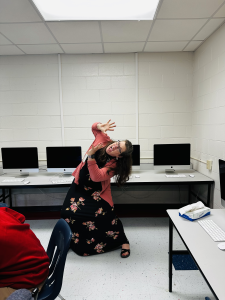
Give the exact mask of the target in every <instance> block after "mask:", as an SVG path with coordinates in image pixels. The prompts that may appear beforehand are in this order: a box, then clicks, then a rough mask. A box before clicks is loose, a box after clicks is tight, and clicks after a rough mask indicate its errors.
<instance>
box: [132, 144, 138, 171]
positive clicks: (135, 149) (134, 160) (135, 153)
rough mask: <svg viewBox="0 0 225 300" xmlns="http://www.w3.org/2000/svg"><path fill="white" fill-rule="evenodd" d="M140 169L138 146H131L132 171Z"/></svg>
mask: <svg viewBox="0 0 225 300" xmlns="http://www.w3.org/2000/svg"><path fill="white" fill-rule="evenodd" d="M139 169H140V145H133V152H132V170H139Z"/></svg>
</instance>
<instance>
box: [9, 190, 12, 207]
mask: <svg viewBox="0 0 225 300" xmlns="http://www.w3.org/2000/svg"><path fill="white" fill-rule="evenodd" d="M9 207H11V208H12V193H11V188H9Z"/></svg>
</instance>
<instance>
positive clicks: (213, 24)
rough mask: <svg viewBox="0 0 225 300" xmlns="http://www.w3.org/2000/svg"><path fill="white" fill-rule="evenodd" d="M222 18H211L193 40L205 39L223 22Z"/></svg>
mask: <svg viewBox="0 0 225 300" xmlns="http://www.w3.org/2000/svg"><path fill="white" fill-rule="evenodd" d="M224 20H225V19H211V20H210V21H209V22H208V23H207V24H206V25H205V26H204V27H203V28H202V29H201V31H200V32H199V33H198V34H197V35H196V36H195V37H194V39H193V40H198V41H199V40H205V39H206V38H207V37H209V36H210V35H211V34H212V33H213V32H214V31H215V30H216V29H217V28H218V27H219V26H220V25H221V24H222V23H223V22H224Z"/></svg>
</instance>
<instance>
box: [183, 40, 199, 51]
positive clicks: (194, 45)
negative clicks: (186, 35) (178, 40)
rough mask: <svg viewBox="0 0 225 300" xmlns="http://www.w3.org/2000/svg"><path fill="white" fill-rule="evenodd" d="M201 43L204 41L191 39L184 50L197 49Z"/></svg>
mask: <svg viewBox="0 0 225 300" xmlns="http://www.w3.org/2000/svg"><path fill="white" fill-rule="evenodd" d="M201 43H202V41H191V42H190V43H189V44H188V45H187V47H186V48H184V50H183V51H195V49H197V48H198V47H199V46H200V45H201Z"/></svg>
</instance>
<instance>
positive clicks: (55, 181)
mask: <svg viewBox="0 0 225 300" xmlns="http://www.w3.org/2000/svg"><path fill="white" fill-rule="evenodd" d="M72 181H73V178H70V179H55V180H52V183H57V184H63V183H72Z"/></svg>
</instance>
